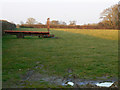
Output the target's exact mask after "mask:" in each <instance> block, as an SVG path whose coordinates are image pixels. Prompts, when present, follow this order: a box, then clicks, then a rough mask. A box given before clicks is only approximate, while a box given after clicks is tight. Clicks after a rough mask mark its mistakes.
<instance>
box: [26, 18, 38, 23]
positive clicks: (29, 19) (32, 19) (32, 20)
mask: <svg viewBox="0 0 120 90" xmlns="http://www.w3.org/2000/svg"><path fill="white" fill-rule="evenodd" d="M26 23H27V24H35V23H36V20H35V19H34V18H28V19H27V22H26Z"/></svg>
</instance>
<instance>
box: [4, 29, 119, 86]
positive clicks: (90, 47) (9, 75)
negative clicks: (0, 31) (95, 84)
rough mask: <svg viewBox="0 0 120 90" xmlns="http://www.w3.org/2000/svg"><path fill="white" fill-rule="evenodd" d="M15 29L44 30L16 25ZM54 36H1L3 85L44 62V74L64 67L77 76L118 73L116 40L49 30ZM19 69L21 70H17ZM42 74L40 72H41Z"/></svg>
mask: <svg viewBox="0 0 120 90" xmlns="http://www.w3.org/2000/svg"><path fill="white" fill-rule="evenodd" d="M18 30H25V31H26V30H30V31H31V30H34V31H47V30H46V29H36V28H19V29H18ZM51 33H52V34H55V36H56V37H59V39H55V38H38V37H36V36H34V37H31V36H26V37H25V38H24V39H17V38H16V36H14V35H13V36H12V35H5V36H3V39H2V43H3V46H2V49H3V55H2V64H3V65H2V68H3V85H4V86H5V84H6V83H7V84H8V83H9V81H11V83H17V82H18V81H20V80H21V76H22V75H23V74H25V72H26V71H27V69H28V68H29V69H31V68H33V67H35V66H36V65H37V64H36V62H38V61H39V62H40V63H39V65H40V64H42V65H44V67H43V69H45V70H46V71H47V72H46V73H47V74H48V75H58V76H65V75H66V74H67V70H68V69H72V70H73V72H72V73H73V74H75V75H77V76H78V77H79V78H96V77H102V76H109V77H117V75H118V41H117V40H106V39H102V38H97V37H93V36H89V35H84V34H80V33H72V32H66V31H58V30H51ZM19 69H21V70H19ZM40 72H41V71H40ZM43 73H44V72H43Z"/></svg>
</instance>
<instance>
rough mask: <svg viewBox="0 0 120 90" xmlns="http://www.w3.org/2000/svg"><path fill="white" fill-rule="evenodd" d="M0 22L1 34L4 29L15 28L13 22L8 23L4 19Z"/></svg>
mask: <svg viewBox="0 0 120 90" xmlns="http://www.w3.org/2000/svg"><path fill="white" fill-rule="evenodd" d="M0 24H1V25H2V34H3V31H4V30H14V29H16V25H15V24H13V23H10V22H8V21H6V20H0Z"/></svg>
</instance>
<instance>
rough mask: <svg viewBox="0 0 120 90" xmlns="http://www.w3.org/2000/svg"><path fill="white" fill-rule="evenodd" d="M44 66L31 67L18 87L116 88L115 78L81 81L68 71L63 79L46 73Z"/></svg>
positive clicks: (116, 80)
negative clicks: (45, 85)
mask: <svg viewBox="0 0 120 90" xmlns="http://www.w3.org/2000/svg"><path fill="white" fill-rule="evenodd" d="M43 68H44V65H42V64H40V63H39V62H37V65H36V66H35V67H33V68H32V69H31V70H28V71H27V73H26V75H24V77H23V78H22V80H21V82H20V84H19V87H22V88H24V87H26V85H27V82H29V83H30V84H33V83H36V82H37V85H38V87H39V86H40V85H41V83H46V82H47V84H48V85H54V86H62V87H68V86H70V87H73V88H103V87H105V88H117V87H118V79H117V78H109V79H107V78H106V77H104V76H103V77H97V79H96V80H93V79H81V78H78V77H77V76H76V75H75V74H72V72H73V70H72V69H68V70H67V71H66V72H67V75H66V76H65V77H61V76H56V75H53V76H51V75H49V74H47V71H46V70H44V69H43ZM36 70H41V71H43V72H45V73H40V72H37V71H36Z"/></svg>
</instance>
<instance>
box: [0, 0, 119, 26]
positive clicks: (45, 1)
mask: <svg viewBox="0 0 120 90" xmlns="http://www.w3.org/2000/svg"><path fill="white" fill-rule="evenodd" d="M118 2H119V0H0V17H1V18H0V19H5V20H8V21H10V22H14V23H15V24H20V21H23V22H24V23H25V22H26V21H27V18H29V17H32V18H35V19H36V21H38V22H41V23H43V24H44V23H45V22H46V20H47V18H48V17H49V18H50V20H59V21H65V22H66V23H67V24H69V21H72V20H75V21H76V22H77V24H79V25H82V24H88V23H97V22H99V21H100V19H99V17H100V13H101V12H102V11H103V10H104V9H106V8H108V7H110V6H112V5H114V4H117V3H118Z"/></svg>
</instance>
